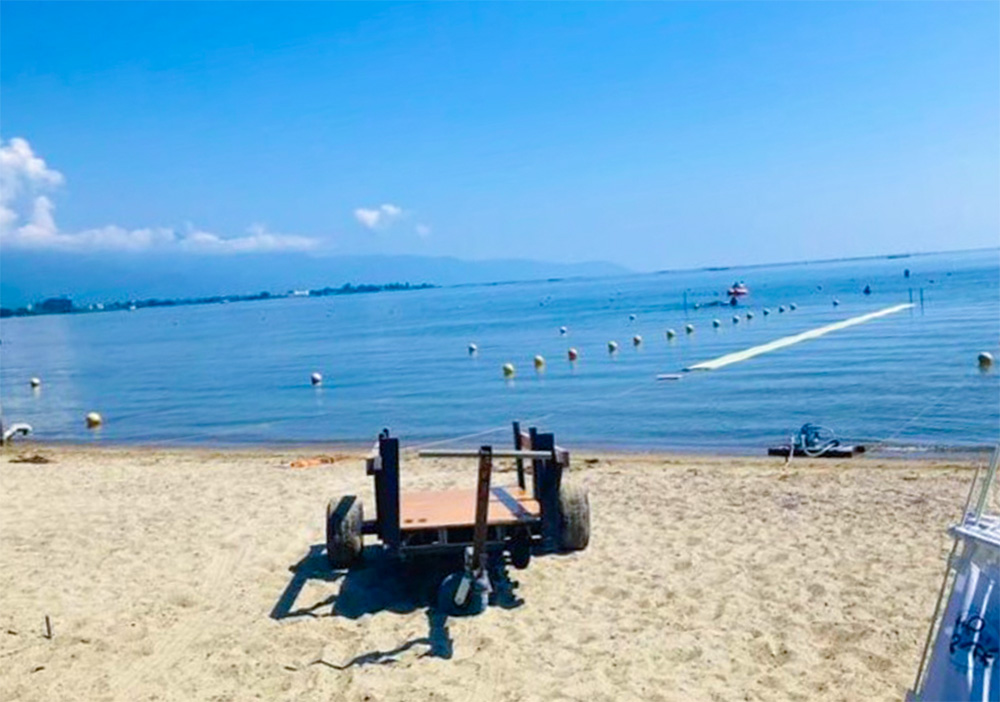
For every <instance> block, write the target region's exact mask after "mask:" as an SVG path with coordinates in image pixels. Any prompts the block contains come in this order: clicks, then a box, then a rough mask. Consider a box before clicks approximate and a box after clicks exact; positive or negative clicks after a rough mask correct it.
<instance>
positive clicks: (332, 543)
mask: <svg viewBox="0 0 1000 702" xmlns="http://www.w3.org/2000/svg"><path fill="white" fill-rule="evenodd" d="M362 522H364V516H363V514H362V511H361V501H360V500H359V499H358V498H357V497H355V496H354V495H347V496H345V497H341V498H340V499H339V500H330V503H329V504H328V505H327V506H326V557H327V559H328V560H329V561H330V567H331V568H350V567H351V566H352V565H354V564H355V563H357V562H358V561H359V560H361V550H362V548H364V542H363V540H362V536H361V525H362Z"/></svg>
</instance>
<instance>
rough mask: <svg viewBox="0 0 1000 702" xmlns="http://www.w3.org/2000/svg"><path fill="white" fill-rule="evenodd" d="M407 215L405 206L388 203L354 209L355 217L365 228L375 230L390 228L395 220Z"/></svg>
mask: <svg viewBox="0 0 1000 702" xmlns="http://www.w3.org/2000/svg"><path fill="white" fill-rule="evenodd" d="M405 215H406V213H405V212H403V208H401V207H399V206H397V205H392V204H389V203H386V204H384V205H379V206H378V207H376V208H374V209H367V208H364V207H359V208H358V209H356V210H354V218H355V219H356V220H358V222H360V223H361V226H363V227H364V228H365V229H370V230H372V231H375V230H376V229H388V228H389V227H390V226H392V224H393V222H395V221H396V220H398V219H401V218H403V217H404V216H405Z"/></svg>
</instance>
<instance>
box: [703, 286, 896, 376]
mask: <svg viewBox="0 0 1000 702" xmlns="http://www.w3.org/2000/svg"><path fill="white" fill-rule="evenodd" d="M910 307H913V305H912V304H911V303H904V304H902V305H893V306H892V307H886V308H885V309H884V310H879V311H877V312H869V313H868V314H863V315H861V316H860V317H852V318H851V319H845V320H844V321H842V322H835V323H833V324H827V325H826V326H825V327H818V328H816V329H810V330H809V331H807V332H802V333H801V334H795V335H794V336H786V337H784V338H781V339H777V340H775V341H769V342H768V343H766V344H761V345H760V346H753V347H751V348H749V349H744V350H743V351H737V352H735V353H729V354H726V355H725V356H719V357H718V358H716V359H713V360H711V361H704V362H702V363H696V364H695V365H693V366H688V367H687V368H685V369H684V370H686V371H703V370H706V371H707V370H716V369H718V368H722V367H723V366H728V365H732V364H733V363H739V362H740V361H746V360H747V359H750V358H753V357H754V356H760V355H761V354H765V353H770V352H771V351H777V350H778V349H783V348H785V347H786V346H791V345H793V344H798V343H799V342H802V341H809V340H810V339H817V338H819V337H821V336H823V335H824V334H829V333H830V332H835V331H838V330H840V329H847V328H848V327H853V326H855V325H857V324H864V323H865V322H870V321H871V320H873V319H878V318H879V317H885V316H886V315H890V314H895V313H896V312H901V311H902V310H905V309H909V308H910Z"/></svg>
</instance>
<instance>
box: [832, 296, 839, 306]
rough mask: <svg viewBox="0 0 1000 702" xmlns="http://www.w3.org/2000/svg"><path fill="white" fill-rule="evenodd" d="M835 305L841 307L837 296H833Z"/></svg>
mask: <svg viewBox="0 0 1000 702" xmlns="http://www.w3.org/2000/svg"><path fill="white" fill-rule="evenodd" d="M833 306H834V307H839V306H840V300H838V299H837V298H833Z"/></svg>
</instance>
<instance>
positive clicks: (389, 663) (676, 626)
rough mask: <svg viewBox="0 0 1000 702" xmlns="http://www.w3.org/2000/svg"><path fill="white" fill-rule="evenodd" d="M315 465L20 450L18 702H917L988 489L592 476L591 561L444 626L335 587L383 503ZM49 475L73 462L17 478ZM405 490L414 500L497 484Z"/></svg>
mask: <svg viewBox="0 0 1000 702" xmlns="http://www.w3.org/2000/svg"><path fill="white" fill-rule="evenodd" d="M318 452H320V451H317V449H316V448H312V449H309V450H280V449H275V450H254V451H249V450H248V451H211V450H161V449H125V448H112V449H103V448H88V447H51V446H41V447H39V446H32V445H25V444H22V445H20V446H19V447H17V450H15V451H11V450H9V449H8V450H7V451H6V452H5V453H4V454H3V456H2V457H0V699H3V700H46V701H48V700H110V699H115V700H130V701H131V700H252V699H264V700H279V699H280V700H290V699H309V700H314V699H315V700H340V699H345V700H370V701H373V700H475V701H476V702H486V701H487V700H545V701H546V702H549V701H551V700H588V701H593V702H597V701H600V700H619V699H620V700H720V701H721V700H725V701H727V702H728V701H730V700H848V701H851V702H854V701H855V700H894V699H895V700H898V699H900V698H901V697H902V695H903V693H904V691H905V689H906V688H907V687H908V686H909V685H910V684H911V682H912V678H913V675H914V673H915V671H916V666H917V662H918V657H919V653H920V648H921V645H922V641H923V637H924V636H925V634H926V630H927V626H928V623H929V617H930V614H931V610H932V608H933V602H934V597H935V595H936V590H937V587H938V585H939V582H940V577H941V575H942V572H943V571H942V569H943V566H944V558H945V555H946V553H947V550H948V548H949V547H950V541H949V540H948V538H947V536H946V534H945V528H946V527H947V525H948V524H949V523H951V522H952V521H953V520H954V519H955V518H956V515H957V512H958V510H959V509H960V507H961V504H962V502H963V500H964V498H965V494H966V491H967V490H968V486H969V482H970V479H971V472H970V471H969V464H962V463H958V462H955V463H948V462H940V461H937V462H935V461H920V462H904V461H898V460H879V459H872V458H868V459H864V460H853V461H805V460H802V461H799V460H796V461H794V462H793V463H792V464H791V465H790V466H788V467H785V466H783V465H782V461H781V459H753V458H742V457H741V458H722V457H704V456H666V455H627V454H617V455H587V454H578V455H577V454H575V455H574V457H573V461H574V466H573V469H574V473H575V478H576V479H578V480H580V481H582V482H583V483H585V484H586V485H587V486H588V487H589V489H590V496H591V508H592V513H593V537H592V540H591V545H590V548H589V549H588V550H586V551H583V552H580V553H576V554H572V555H567V556H550V557H543V558H536V559H535V560H533V561H532V564H531V567H530V568H528V569H527V570H525V571H511V577H512V578H513V579H514V580H516V581H518V582H519V584H520V587H519V588H518V589H517V590H516V591H515V592H516V594H517V596H518V597H519V598H521V599H522V600H523V603H522V604H520V606H517V607H513V608H502V607H490V608H489V609H488V610H487V612H486V613H484V614H483V615H480V616H478V617H472V618H465V619H448V620H442V619H441V618H439V617H436V616H434V615H432V614H429V612H428V609H427V607H425V606H423V604H424V603H423V601H422V599H421V598H422V597H423V590H421V588H419V587H416V588H409V587H407V585H406V582H405V581H402V580H400V579H399V578H397V577H394V573H393V572H389V571H388V570H387V569H385V568H384V567H380V568H369V569H368V570H367V571H360V572H358V573H355V574H352V575H351V576H349V577H348V578H346V579H345V578H342V577H338V576H336V575H335V574H334V573H332V572H330V571H328V570H326V568H325V566H324V557H323V555H322V549H321V547H320V544H321V543H322V542H323V518H324V508H325V505H326V501H327V499H328V498H329V497H331V496H334V495H339V494H342V493H349V492H354V493H358V494H360V495H362V496H363V499H364V500H365V505H366V508H368V509H369V510H370V509H371V507H370V505H371V504H372V501H371V488H370V479H369V478H367V477H366V476H365V474H364V469H363V465H362V463H361V460H360V455H361V454H360V453H351V454H344V453H342V454H340V455H339V456H337V459H338V460H335V461H334V462H332V463H328V464H321V465H317V466H314V467H309V468H301V469H290V468H288V467H287V466H288V464H289V463H290V462H291V461H293V460H295V459H297V458H302V457H304V456H308V455H316V454H317V453H318ZM34 453H39V454H41V455H43V456H45V457H47V458H49V459H51V460H52V462H51V463H48V464H32V463H16V462H12V461H11V459H12V458H15V457H16V456H17V455H19V454H27V455H31V454H34ZM403 469H404V473H403V481H404V487H409V488H412V489H418V488H438V487H448V486H463V487H472V484H473V483H474V481H475V473H474V467H473V465H472V464H471V463H462V462H457V463H456V462H454V461H451V462H448V461H441V460H437V461H430V460H424V461H419V460H416V459H409V460H407V461H405V462H404V466H403ZM511 478H512V476H511V475H510V474H509V473H507V474H505V475H501V476H499V480H498V482H511ZM296 564H300V565H299V566H298V567H297V569H296V570H297V573H293V572H292V570H290V567H295V565H296ZM338 597H339V599H338ZM46 615H48V616H49V617H50V620H51V622H52V628H53V638H52V639H51V640H50V639H48V638H45V637H44V636H43V633H44V621H45V616H46Z"/></svg>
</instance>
